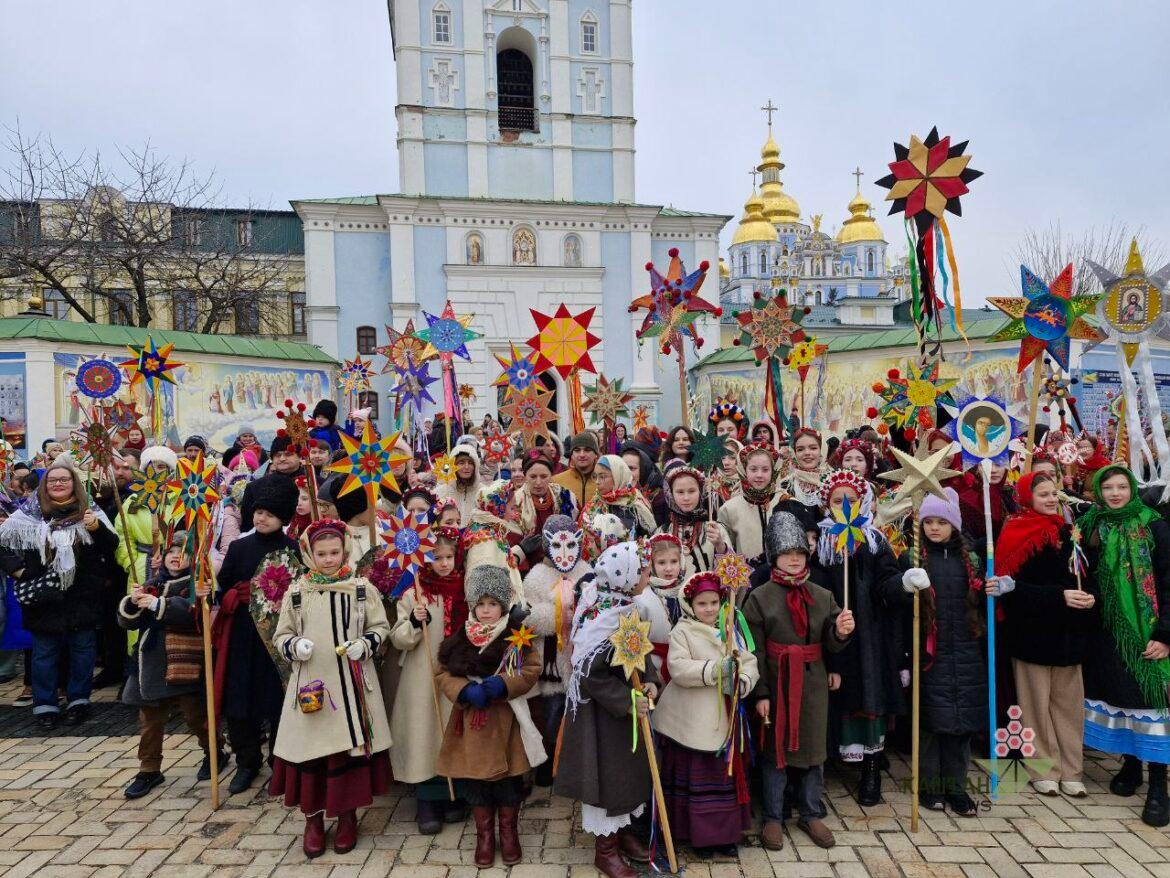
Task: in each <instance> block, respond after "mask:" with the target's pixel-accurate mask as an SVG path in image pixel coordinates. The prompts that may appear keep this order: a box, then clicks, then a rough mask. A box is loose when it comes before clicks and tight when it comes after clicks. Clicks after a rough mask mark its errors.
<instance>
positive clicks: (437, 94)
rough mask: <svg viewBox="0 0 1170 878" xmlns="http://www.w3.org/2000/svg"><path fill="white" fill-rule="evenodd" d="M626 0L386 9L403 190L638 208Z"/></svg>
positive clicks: (422, 0) (418, 2)
mask: <svg viewBox="0 0 1170 878" xmlns="http://www.w3.org/2000/svg"><path fill="white" fill-rule="evenodd" d="M631 2H632V0H388V6H389V12H390V30H391V37H392V40H393V47H394V58H395V70H396V77H397V86H398V104H397V106H396V107H395V118H396V120H397V126H398V138H397V140H398V162H399V180H400V188H401V192H402V193H403V194H405V195H426V196H432V197H442V196H457V197H470V198H494V199H532V200H540V201H589V202H600V203H614V202H632V201H633V200H634V107H633V44H632V31H631Z"/></svg>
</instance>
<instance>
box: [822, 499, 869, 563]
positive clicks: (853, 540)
mask: <svg viewBox="0 0 1170 878" xmlns="http://www.w3.org/2000/svg"><path fill="white" fill-rule="evenodd" d="M831 511H832V516H833V524H832V525H830V527H829V535H830V536H832V537H833V538H834V543H833V545H834V548H836V550H837V551H838V552H844V553H845V554H847V555H852V554H853V552H854V550H856V548H857V544H858V543H859V542H862V543H863V542H865V541H866V537H865V528H866V527H868V526H869V523H870V517H869V516H868V515H862V514H861V504H860V503H858V504H857V505H856V506H854V505H853V504H851V503H850V502H849V498H848V497H847V496H846V497H843V498H842V500H841V508H840V509H833V510H831Z"/></svg>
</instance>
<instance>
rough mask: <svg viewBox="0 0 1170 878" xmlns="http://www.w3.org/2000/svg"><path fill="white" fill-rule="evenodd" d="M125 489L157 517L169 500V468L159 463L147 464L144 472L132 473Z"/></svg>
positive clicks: (134, 471) (135, 471)
mask: <svg viewBox="0 0 1170 878" xmlns="http://www.w3.org/2000/svg"><path fill="white" fill-rule="evenodd" d="M126 489H127V490H128V491H129V492H130V493H131V494H133V495H134V499H135V500H136V501H137V502H138V503H139V504H141V505H142V506H145V507H146V508H147V509H148V510H149V511H150V513H151V514H152V515H157V514H158V513H159V512H161V511H162V508H163V507H164V506H165V505H166V504H167V500H168V499H169V498H170V494H171V468H170V467H168V466H164V465H163V464H161V463H148V464H147V465H146V469H145V470H140V469H136V470H133V471H132V473H131V476H130V481H129V483H128V484H127V485H126Z"/></svg>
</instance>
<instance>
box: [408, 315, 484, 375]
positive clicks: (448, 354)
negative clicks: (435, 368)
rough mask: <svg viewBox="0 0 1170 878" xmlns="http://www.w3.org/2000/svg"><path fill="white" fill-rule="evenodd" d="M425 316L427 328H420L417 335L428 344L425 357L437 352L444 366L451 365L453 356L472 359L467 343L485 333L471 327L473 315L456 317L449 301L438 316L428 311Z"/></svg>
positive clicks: (424, 352) (424, 353)
mask: <svg viewBox="0 0 1170 878" xmlns="http://www.w3.org/2000/svg"><path fill="white" fill-rule="evenodd" d="M423 316H424V317H425V318H426V319H427V328H426V329H421V330H419V331H418V332H416V333H415V335H416V336H418V337H419V338H421V339H422V340H423V341H424V342H426V344H427V346H426V349H425V350H424V351H423V356H424V357H428V358H429V357H431V356H434V355H436V354H437V355H438V357H439V359H440V360H442V361H443V365H444V366H450V365H451V358H452V357H461V358H463V359H464V360H470V359H471V354H470V353H468V351H467V343H468V342H469V341H472V340H473V339H477V338H480V337H481V336H482V335H483V333H480V332H476V331H475V330H474V329H471V328H469V324H470V323H471V319H472V318H471V315H467V316H465V317H456V316H455V309H454V308H453V307H452V305H451V303H450V302H447V304H446V307H444V308H443V313H442V314H440V315H438V316H437V317H436V316H435V315H434V314H431V313H429V312H427V311H423Z"/></svg>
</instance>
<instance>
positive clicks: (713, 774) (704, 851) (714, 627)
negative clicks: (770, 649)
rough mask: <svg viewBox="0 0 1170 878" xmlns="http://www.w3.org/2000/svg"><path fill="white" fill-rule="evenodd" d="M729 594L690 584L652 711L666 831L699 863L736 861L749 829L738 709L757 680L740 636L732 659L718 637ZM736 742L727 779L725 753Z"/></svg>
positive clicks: (713, 583) (719, 586) (709, 582)
mask: <svg viewBox="0 0 1170 878" xmlns="http://www.w3.org/2000/svg"><path fill="white" fill-rule="evenodd" d="M727 595H728V590H727V588H726V586H724V585H723V583H721V582H720V581H719V577H718V576H716V575H715V574H714V573H696V574H695V575H694V576H692V577H690V578H689V579H688V580H687V582H686V585H685V586H684V587H683V591H682V600H681V601H680V603H681V604H682V610H683V617H682V618H681V619H679V621H678V624H677V625H676V626H675V627H674V631H673V632H672V633H671V635H670V657H669V659H668V661H667V664H668V665H669V667H670V682H669V683H668V684H667V686H666V688H665V689H664V690H663V691H662V698H661V699H659V701H658V709H657V710H656V711H655V712H654V727H655V729H656V730H657V731H658V732H659V733H660V734H661V735H662V736H663V741H662V787H663V791H664V793H665V795H666V811H667V814H668V815H669V817H670V827H671V831H672V833H673V835H674V839H675V840H676V841H690V843H691V844H692V845H693V846H694V848H695V850H696V851H697V852H698V853H699V855H700V856H702V857H710V856H711V855H712V854H713V853H719V854H721V855H724V856H729V857H735V856H737V853H738V850H737V848H736V845H737V844H738V843H739V840H740V837H741V836H742V835H743V833H744V831H745V830H747V829H750V828H751V823H752V812H751V798H750V796H749V793H748V783H747V777H746V770H747V766H746V760H747V758H748V755H747V753H745V752H744V750H743V747H744V746H746V740H743V741H741V740H739V736H740V733H741V732H743V731H744V730H743V727H742V721H741V719H740V711H739V709H738V704H739V698H742V697H744V696H746V695H747V694H748V693H749V692H751V691H752V689H753V688H754V687H755V685H756V683H757V681H758V680H759V677H760V675H759V671H758V669H757V667H758V666H757V662H756V657H755V655H753V654H752V653H751V652H749V651H748V649H747V646H748V641H747V638H744V637H743V636H742V631H735V632H733V636H736V635H739V636H738V637H736V644H737V648H736V656H735V657H733V656H732V655H731V654H730V653H729V652H728V649H727V645H726V643H725V642H724V633H723V631H721V630H720V619H721V614H722V613H726V610H727V609H728V603H727ZM737 659H738V661H737ZM733 706H734V708H735V709H734V712H732V707H733ZM733 738H734V739H735V740H734V744H733V750H732V752H731V758H733V759H734V763H733V765H732V769H733V770H732V772H731V773H730V774H729V773H728V765H727V763H728V758H729V755H728V753H727V751H726V749H725V748H727V746H728V743H729V741H732V739H733Z"/></svg>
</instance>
